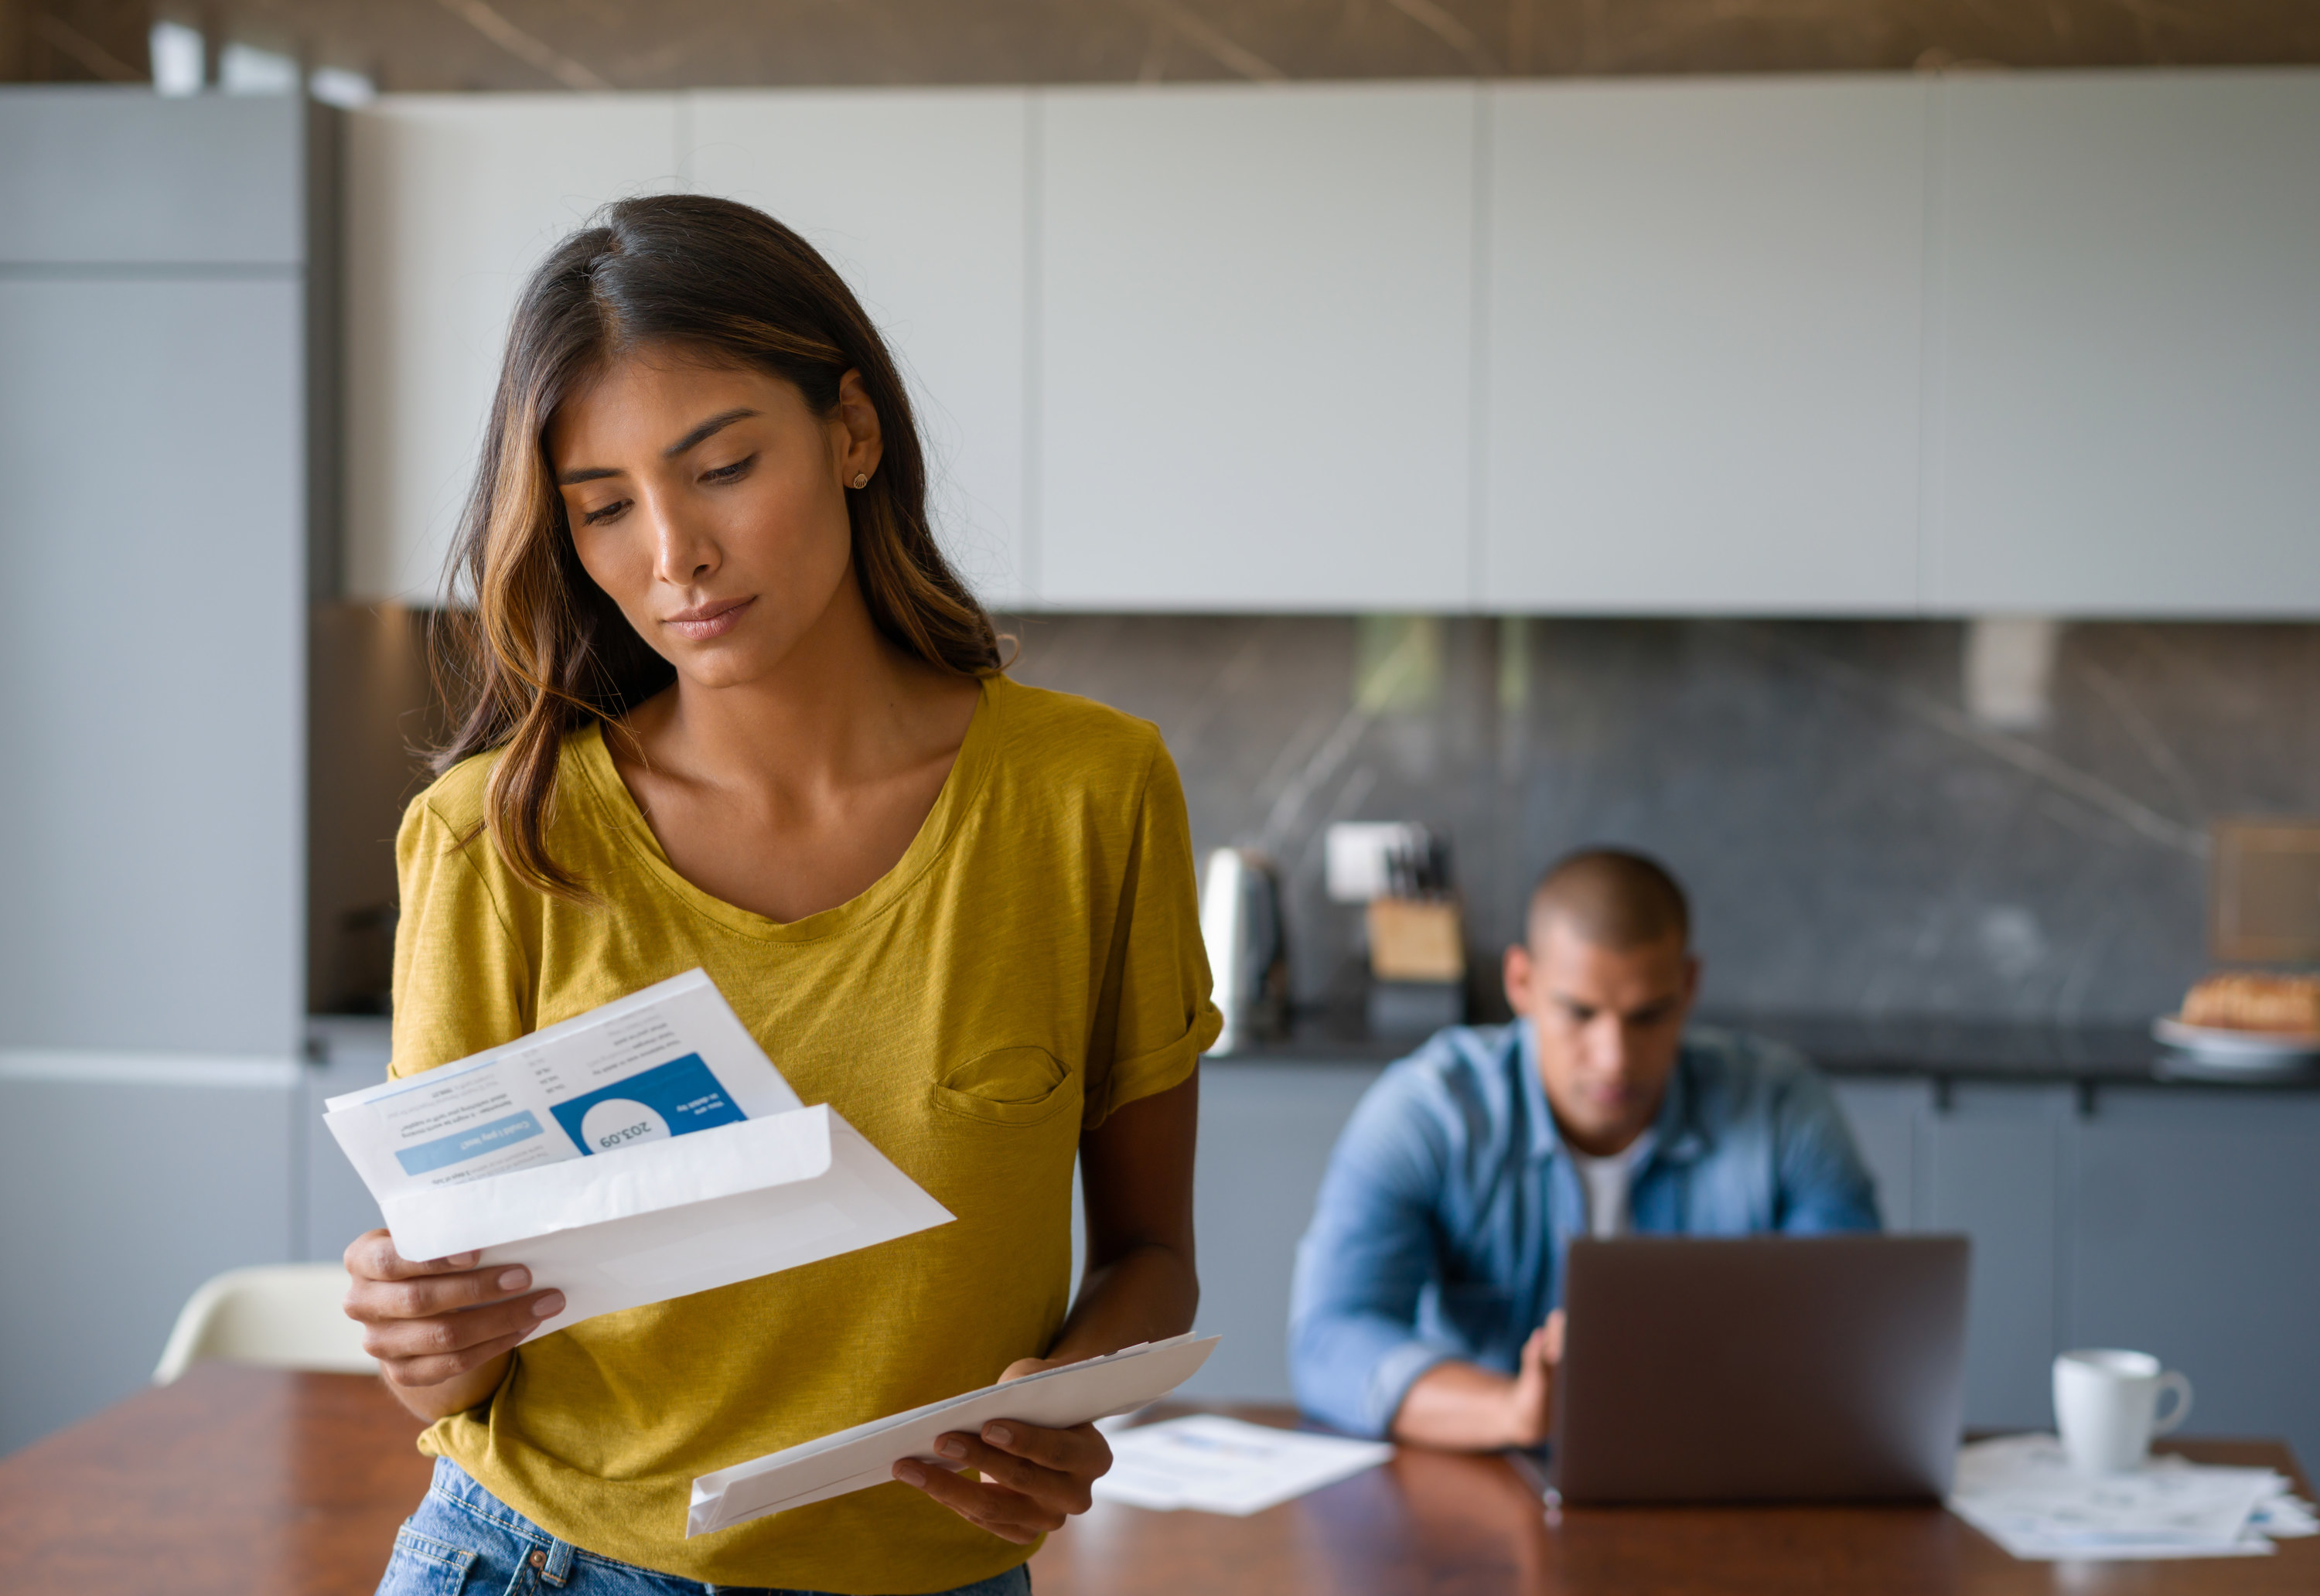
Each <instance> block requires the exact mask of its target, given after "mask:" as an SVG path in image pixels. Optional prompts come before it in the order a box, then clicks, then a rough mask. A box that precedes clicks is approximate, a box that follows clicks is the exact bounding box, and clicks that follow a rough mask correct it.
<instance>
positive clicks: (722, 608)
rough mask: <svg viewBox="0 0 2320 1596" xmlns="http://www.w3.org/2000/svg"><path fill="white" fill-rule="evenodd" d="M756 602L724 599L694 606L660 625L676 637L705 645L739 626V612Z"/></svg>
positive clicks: (754, 600)
mask: <svg viewBox="0 0 2320 1596" xmlns="http://www.w3.org/2000/svg"><path fill="white" fill-rule="evenodd" d="M754 603H757V600H756V599H754V598H744V599H724V600H720V602H718V603H713V604H696V605H694V606H693V608H692V609H690V610H679V611H678V612H676V613H675V614H674V615H671V616H669V617H667V618H666V620H665V621H663V622H662V624H663V625H665V626H666V627H668V628H669V630H672V631H674V632H675V633H676V635H677V636H679V637H681V638H684V639H687V640H688V641H691V642H695V643H705V642H707V641H708V640H709V639H711V638H721V637H723V636H724V635H725V634H726V633H727V632H729V631H731V630H733V629H734V628H735V627H737V626H739V625H740V624H741V612H742V611H744V610H746V609H748V607H749V606H750V605H751V604H754Z"/></svg>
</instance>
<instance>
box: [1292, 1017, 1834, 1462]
mask: <svg viewBox="0 0 2320 1596" xmlns="http://www.w3.org/2000/svg"><path fill="white" fill-rule="evenodd" d="M1629 1202H1630V1204H1631V1206H1632V1208H1633V1211H1634V1216H1633V1225H1634V1229H1636V1230H1637V1231H1639V1232H1659V1233H1664V1234H1686V1235H1697V1236H1737V1235H1744V1234H1746V1233H1748V1232H1751V1231H1760V1230H1783V1231H1788V1232H1790V1233H1792V1234H1805V1233H1810V1232H1813V1231H1818V1230H1874V1229H1877V1228H1878V1215H1877V1197H1876V1192H1875V1189H1874V1187H1873V1186H1872V1185H1871V1183H1870V1179H1869V1174H1868V1171H1867V1170H1866V1169H1865V1168H1863V1167H1862V1162H1861V1156H1860V1155H1859V1154H1858V1153H1857V1152H1856V1151H1855V1150H1854V1148H1853V1137H1852V1134H1851V1133H1850V1132H1849V1131H1848V1130H1847V1129H1845V1124H1844V1118H1843V1116H1842V1115H1841V1114H1840V1113H1839V1112H1838V1111H1837V1107H1836V1102H1835V1098H1834V1097H1832V1096H1831V1095H1830V1093H1829V1090H1828V1085H1827V1083H1826V1081H1824V1080H1823V1079H1822V1078H1821V1076H1820V1075H1819V1074H1818V1073H1817V1071H1815V1070H1814V1069H1813V1067H1812V1066H1810V1065H1809V1064H1808V1063H1807V1062H1806V1061H1805V1059H1804V1058H1803V1056H1801V1055H1799V1054H1798V1053H1796V1052H1794V1051H1792V1050H1790V1049H1789V1048H1787V1047H1780V1046H1778V1045H1776V1044H1773V1043H1770V1042H1765V1041H1761V1040H1758V1039H1756V1038H1750V1037H1742V1036H1735V1035H1732V1034H1730V1033H1728V1032H1724V1031H1717V1030H1710V1029H1705V1028H1698V1027H1696V1028H1694V1029H1691V1030H1690V1031H1689V1032H1687V1033H1686V1035H1685V1038H1684V1042H1683V1050H1682V1052H1681V1055H1680V1056H1679V1057H1678V1059H1677V1062H1676V1067H1675V1073H1674V1074H1673V1075H1672V1076H1671V1077H1670V1078H1669V1082H1668V1092H1667V1097H1666V1099H1665V1101H1664V1102H1663V1103H1662V1104H1661V1107H1660V1113H1659V1118H1658V1120H1656V1121H1655V1122H1654V1140H1653V1145H1652V1147H1651V1149H1650V1151H1649V1152H1648V1153H1647V1154H1646V1155H1645V1157H1644V1159H1643V1161H1642V1163H1641V1164H1639V1165H1637V1166H1636V1170H1635V1172H1634V1176H1633V1183H1632V1184H1631V1185H1630V1187H1629ZM1586 1213H1587V1208H1586V1200H1585V1197H1584V1195H1583V1194H1582V1193H1581V1189H1580V1183H1579V1173H1578V1171H1577V1169H1576V1168H1575V1167H1573V1165H1572V1162H1571V1160H1570V1159H1569V1158H1568V1157H1565V1156H1563V1147H1562V1142H1561V1139H1560V1138H1558V1137H1557V1135H1556V1134H1555V1126H1554V1114H1553V1112H1552V1111H1550V1110H1549V1109H1548V1107H1547V1102H1546V1092H1545V1087H1544V1086H1543V1085H1542V1084H1541V1083H1540V1079H1539V1073H1538V1058H1537V1053H1536V1041H1535V1039H1534V1037H1533V1033H1532V1030H1531V1028H1530V1027H1529V1025H1527V1024H1526V1023H1523V1022H1521V1021H1517V1022H1516V1023H1515V1024H1512V1025H1505V1026H1473V1027H1468V1026H1460V1027H1455V1028H1453V1029H1449V1030H1445V1031H1442V1032H1440V1033H1438V1034H1437V1035H1436V1036H1435V1037H1434V1038H1433V1039H1432V1040H1430V1041H1428V1042H1427V1044H1426V1046H1425V1047H1421V1048H1419V1049H1418V1051H1417V1052H1416V1053H1414V1054H1412V1055H1411V1056H1409V1057H1408V1058H1405V1059H1403V1060H1402V1061H1401V1062H1400V1063H1399V1064H1397V1065H1395V1066H1393V1067H1391V1069H1389V1070H1387V1071H1386V1072H1385V1074H1384V1075H1382V1076H1381V1077H1380V1078H1379V1080H1378V1083H1377V1084H1375V1085H1374V1086H1373V1087H1371V1088H1370V1090H1369V1092H1368V1093H1366V1094H1365V1095H1364V1097H1363V1098H1362V1101H1361V1103H1360V1106H1358V1107H1357V1108H1355V1111H1354V1115H1353V1118H1352V1120H1349V1121H1348V1122H1347V1124H1346V1129H1345V1133H1344V1134H1343V1135H1342V1136H1340V1137H1339V1138H1337V1151H1336V1152H1335V1153H1333V1154H1332V1155H1331V1156H1330V1158H1329V1170H1328V1174H1326V1175H1325V1176H1324V1177H1323V1178H1322V1182H1321V1193H1320V1197H1319V1201H1318V1202H1316V1203H1315V1204H1314V1211H1313V1223H1312V1226H1311V1228H1310V1229H1308V1230H1307V1231H1306V1232H1305V1239H1304V1240H1303V1242H1302V1243H1300V1245H1299V1247H1298V1249H1297V1275H1296V1282H1295V1284H1294V1286H1293V1287H1292V1289H1291V1297H1290V1304H1289V1366H1290V1374H1291V1379H1292V1381H1293V1383H1295V1386H1296V1390H1297V1400H1298V1402H1299V1404H1300V1406H1302V1407H1303V1408H1304V1410H1306V1411H1307V1412H1308V1413H1310V1414H1312V1415H1313V1416H1314V1417H1315V1418H1317V1419H1322V1420H1324V1421H1326V1422H1327V1423H1329V1424H1333V1425H1335V1426H1337V1428H1340V1429H1345V1430H1350V1431H1352V1432H1353V1433H1354V1434H1356V1435H1369V1436H1380V1435H1383V1434H1384V1433H1385V1432H1386V1428H1387V1427H1388V1426H1389V1425H1391V1423H1392V1422H1393V1415H1394V1412H1395V1410H1397V1409H1399V1408H1400V1406H1401V1399H1402V1397H1403V1395H1404V1393H1406V1392H1408V1391H1409V1387H1410V1385H1411V1383H1413V1382H1414V1381H1416V1380H1417V1378H1418V1376H1419V1375H1420V1374H1424V1373H1425V1372H1426V1371H1427V1370H1428V1369H1430V1368H1432V1367H1433V1366H1434V1365H1436V1364H1438V1363H1442V1362H1444V1361H1445V1360H1448V1359H1452V1358H1457V1359H1463V1360H1464V1361H1466V1362H1469V1363H1474V1364H1480V1365H1482V1366H1484V1367H1485V1368H1492V1369H1497V1370H1500V1371H1501V1372H1504V1373H1508V1374H1511V1373H1512V1372H1513V1371H1514V1367H1515V1360H1516V1357H1517V1356H1518V1354H1519V1353H1520V1352H1521V1350H1522V1345H1523V1343H1524V1341H1525V1340H1527V1339H1528V1338H1529V1336H1530V1333H1531V1332H1532V1331H1533V1330H1535V1329H1536V1328H1538V1327H1539V1326H1540V1325H1541V1324H1542V1323H1544V1322H1545V1319H1546V1316H1547V1314H1548V1313H1549V1312H1550V1311H1552V1310H1554V1307H1555V1306H1556V1305H1557V1304H1558V1303H1559V1302H1560V1301H1562V1298H1563V1256H1564V1251H1565V1248H1566V1247H1568V1246H1569V1243H1570V1240H1571V1238H1572V1236H1573V1235H1574V1234H1584V1233H1585V1230H1586V1224H1587V1220H1586Z"/></svg>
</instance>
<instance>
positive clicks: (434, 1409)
mask: <svg viewBox="0 0 2320 1596" xmlns="http://www.w3.org/2000/svg"><path fill="white" fill-rule="evenodd" d="M346 1265H347V1274H348V1275H349V1276H350V1277H351V1279H352V1284H351V1285H350V1286H349V1288H348V1290H347V1301H346V1310H347V1317H348V1318H349V1319H353V1320H354V1321H355V1322H357V1323H358V1324H359V1325H361V1326H362V1327H363V1350H364V1351H365V1352H367V1353H368V1354H369V1355H370V1356H373V1357H375V1358H376V1359H377V1360H378V1365H379V1372H380V1373H381V1374H384V1375H385V1376H386V1383H387V1385H388V1387H389V1388H390V1389H392V1390H393V1391H394V1393H395V1395H396V1397H397V1398H398V1399H400V1400H401V1401H402V1402H403V1406H404V1407H406V1408H409V1409H410V1410H412V1412H413V1413H416V1414H418V1415H419V1416H420V1417H421V1419H440V1418H442V1417H444V1416H445V1415H446V1414H450V1413H458V1412H464V1411H465V1410H467V1409H469V1408H472V1407H474V1406H476V1404H477V1403H478V1402H481V1401H484V1399H485V1398H486V1397H488V1396H490V1395H491V1394H492V1392H494V1390H496V1389H498V1386H499V1383H500V1381H501V1380H502V1379H503V1378H504V1377H505V1375H506V1373H507V1365H506V1357H507V1355H508V1353H509V1352H510V1351H512V1349H513V1348H514V1347H515V1345H516V1343H517V1342H519V1341H521V1340H522V1339H523V1338H525V1337H526V1336H529V1335H530V1334H531V1333H532V1331H534V1330H536V1329H538V1328H539V1321H540V1320H541V1319H548V1318H551V1317H553V1316H554V1315H556V1314H557V1313H560V1312H562V1311H563V1310H564V1293H563V1292H559V1291H554V1290H549V1291H541V1292H535V1291H533V1290H532V1289H531V1271H530V1270H529V1269H527V1268H525V1267H524V1266H523V1265H521V1264H498V1265H493V1266H492V1267H491V1268H489V1269H478V1268H476V1266H475V1265H476V1254H474V1253H461V1254H458V1255H457V1256H452V1257H449V1258H437V1259H435V1260H433V1261H432V1262H430V1263H420V1264H414V1263H412V1261H411V1260H410V1259H408V1258H406V1257H404V1256H403V1255H402V1254H400V1253H398V1252H396V1251H395V1250H394V1238H392V1237H390V1236H389V1235H388V1234H387V1233H386V1232H385V1231H384V1230H369V1231H366V1232H365V1233H363V1234H362V1235H360V1236H358V1237H357V1238H355V1240H354V1243H353V1245H352V1246H350V1247H348V1248H347V1252H346Z"/></svg>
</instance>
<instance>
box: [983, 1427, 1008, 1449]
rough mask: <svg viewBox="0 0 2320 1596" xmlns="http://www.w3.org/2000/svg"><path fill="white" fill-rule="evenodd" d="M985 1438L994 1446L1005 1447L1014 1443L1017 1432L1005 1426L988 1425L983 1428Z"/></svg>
mask: <svg viewBox="0 0 2320 1596" xmlns="http://www.w3.org/2000/svg"><path fill="white" fill-rule="evenodd" d="M983 1439H984V1440H986V1441H988V1442H990V1443H991V1444H992V1446H1009V1445H1011V1444H1012V1443H1013V1441H1014V1439H1015V1432H1014V1431H1013V1430H1011V1429H1009V1428H1007V1427H1006V1426H1005V1425H1003V1424H986V1425H984V1426H983Z"/></svg>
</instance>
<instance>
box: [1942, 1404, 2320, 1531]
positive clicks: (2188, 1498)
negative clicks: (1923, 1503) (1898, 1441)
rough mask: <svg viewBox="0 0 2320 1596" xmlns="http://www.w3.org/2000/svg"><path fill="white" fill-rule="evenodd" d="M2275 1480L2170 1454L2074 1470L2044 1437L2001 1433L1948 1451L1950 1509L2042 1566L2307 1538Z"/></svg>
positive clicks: (2300, 1509)
mask: <svg viewBox="0 0 2320 1596" xmlns="http://www.w3.org/2000/svg"><path fill="white" fill-rule="evenodd" d="M2293 1488H2294V1487H2293V1485H2292V1483H2290V1482H2289V1480H2288V1477H2287V1476H2286V1475H2285V1474H2279V1473H2276V1472H2275V1471H2273V1470H2271V1469H2268V1468H2225V1467H2216V1466H2214V1465H2205V1464H2194V1463H2189V1462H2187V1461H2185V1460H2184V1459H2183V1458H2181V1457H2178V1456H2174V1455H2162V1456H2158V1457H2153V1458H2152V1459H2151V1460H2150V1461H2149V1462H2148V1463H2146V1464H2145V1465H2143V1467H2141V1468H2139V1469H2136V1470H2135V1471H2134V1472H2133V1473H2131V1474H2107V1475H2101V1476H2097V1477H2089V1476H2088V1475H2085V1474H2078V1473H2076V1472H2074V1471H2073V1470H2072V1469H2071V1465H2070V1460H2069V1459H2068V1458H2067V1457H2066V1456H2065V1455H2063V1452H2062V1443H2061V1442H2060V1441H2057V1440H2056V1439H2055V1438H2054V1437H2053V1436H2039V1435H2029V1436H2003V1437H1998V1438H1997V1439H1995V1440H1988V1441H1976V1442H1974V1443H1973V1444H1972V1445H1971V1446H1965V1447H1963V1448H1962V1449H1961V1450H1960V1451H1959V1453H1958V1463H1957V1476H1956V1480H1955V1483H1953V1485H1952V1487H1951V1492H1950V1499H1949V1506H1950V1510H1951V1511H1952V1512H1953V1513H1955V1514H1957V1515H1958V1517H1960V1518H1961V1519H1964V1520H1965V1521H1966V1522H1967V1523H1969V1524H1971V1525H1972V1526H1973V1527H1974V1528H1976V1529H1979V1530H1980V1531H1981V1532H1982V1533H1983V1534H1984V1535H1986V1536H1988V1537H1990V1539H1992V1540H1994V1541H1996V1542H1997V1543H1998V1545H1999V1546H2004V1547H2005V1548H2006V1549H2007V1551H2008V1552H2010V1553H2012V1554H2013V1555H2015V1556H2016V1557H2020V1558H2024V1559H2025V1560H2032V1561H2044V1562H2057V1561H2059V1562H2110V1561H2138V1562H2140V1561H2146V1560H2149V1559H2152V1558H2176V1557H2261V1556H2263V1555H2266V1554H2268V1553H2270V1550H2271V1543H2272V1541H2273V1540H2275V1539H2277V1538H2279V1537H2285V1536H2298V1535H2311V1534H2313V1533H2314V1532H2315V1529H2320V1525H2315V1523H2314V1519H2313V1511H2312V1509H2311V1508H2310V1507H2309V1506H2308V1505H2307V1504H2306V1503H2304V1502H2302V1501H2298V1500H2297V1498H2296V1497H2295V1496H2293V1495H2291V1494H2290V1492H2291V1491H2292V1490H2293Z"/></svg>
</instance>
